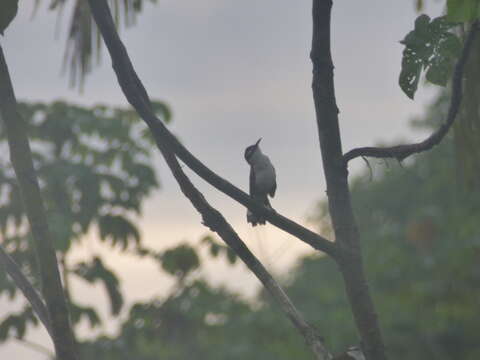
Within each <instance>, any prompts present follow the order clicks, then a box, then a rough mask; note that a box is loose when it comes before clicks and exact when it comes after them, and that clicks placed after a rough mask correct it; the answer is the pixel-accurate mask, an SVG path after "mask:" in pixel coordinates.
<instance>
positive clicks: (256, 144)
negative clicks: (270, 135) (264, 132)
mask: <svg viewBox="0 0 480 360" xmlns="http://www.w3.org/2000/svg"><path fill="white" fill-rule="evenodd" d="M260 141H262V138H260V139H258V141H257V142H256V143H255V146H258V144H260Z"/></svg>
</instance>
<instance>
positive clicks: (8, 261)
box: [0, 244, 53, 336]
mask: <svg viewBox="0 0 480 360" xmlns="http://www.w3.org/2000/svg"><path fill="white" fill-rule="evenodd" d="M0 266H3V268H4V269H5V271H6V272H7V274H8V275H9V276H10V277H11V278H12V280H13V282H14V283H15V285H16V286H17V287H18V288H19V289H20V290H21V291H22V293H23V295H24V296H25V297H26V298H27V300H28V302H29V303H30V305H32V308H33V311H35V313H36V314H37V316H38V318H39V319H40V321H41V322H42V324H43V326H45V329H47V331H48V333H49V334H50V336H53V333H52V328H51V326H50V320H49V319H48V311H47V308H46V306H45V303H44V302H43V300H42V298H41V297H40V294H39V293H38V292H37V290H35V288H34V287H33V285H32V284H30V281H28V279H27V278H26V277H25V275H23V273H22V270H21V269H20V267H19V266H18V265H17V263H16V262H15V260H13V259H12V257H11V256H10V255H8V254H7V253H6V252H5V250H4V249H3V247H2V245H1V244H0Z"/></svg>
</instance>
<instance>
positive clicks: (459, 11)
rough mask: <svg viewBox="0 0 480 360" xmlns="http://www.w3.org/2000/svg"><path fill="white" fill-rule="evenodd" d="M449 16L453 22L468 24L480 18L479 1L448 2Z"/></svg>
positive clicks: (461, 0)
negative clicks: (467, 22)
mask: <svg viewBox="0 0 480 360" xmlns="http://www.w3.org/2000/svg"><path fill="white" fill-rule="evenodd" d="M447 15H448V19H449V20H451V21H459V22H466V21H472V20H474V19H477V18H478V17H479V16H480V1H479V0H447Z"/></svg>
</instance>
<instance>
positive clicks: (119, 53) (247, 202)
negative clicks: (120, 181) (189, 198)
mask: <svg viewBox="0 0 480 360" xmlns="http://www.w3.org/2000/svg"><path fill="white" fill-rule="evenodd" d="M89 4H90V8H91V10H92V15H93V17H94V19H95V22H96V23H97V26H98V28H99V29H100V32H101V34H102V37H103V39H104V41H105V44H106V46H107V48H108V51H109V53H110V57H111V59H112V66H113V69H114V70H115V73H116V75H117V79H118V82H119V84H120V86H121V88H122V90H123V92H124V94H125V96H126V98H127V100H128V101H129V103H130V104H131V105H132V106H133V107H134V108H135V110H136V111H137V112H138V114H139V115H140V117H141V118H142V119H143V120H144V121H145V123H146V124H147V125H148V126H149V128H150V130H151V132H152V134H153V136H154V137H155V139H156V140H157V142H158V143H162V144H166V145H167V146H168V149H170V150H171V151H173V152H174V154H175V155H176V156H178V158H179V159H181V160H182V161H183V162H184V163H185V164H186V165H187V166H188V167H189V168H190V169H192V170H193V171H194V172H195V173H196V174H197V175H198V176H200V177H201V178H202V179H203V180H205V181H206V182H208V183H209V184H210V185H212V186H213V187H215V188H216V189H218V190H220V191H221V192H223V193H224V194H226V195H228V196H230V197H231V198H232V199H234V200H236V201H238V202H239V203H240V204H242V205H244V206H245V207H247V208H248V209H250V210H251V211H253V212H255V213H258V214H261V215H262V216H263V217H265V218H266V219H267V220H268V221H269V222H270V223H271V224H273V225H275V226H277V227H278V228H280V229H282V230H284V231H286V232H288V233H290V234H291V235H293V236H295V237H297V238H298V239H300V240H302V241H304V242H306V243H307V244H309V245H310V246H312V247H313V248H314V249H316V250H320V251H323V252H325V253H327V254H328V255H330V256H332V257H334V258H335V257H336V255H337V248H336V246H335V244H334V243H332V242H330V241H329V240H327V239H325V238H324V237H322V236H320V235H318V234H316V233H314V232H313V231H311V230H309V229H307V228H305V227H303V226H301V225H299V224H297V223H296V222H294V221H292V220H290V219H288V218H286V217H284V216H282V215H280V214H279V213H277V212H276V211H274V210H272V209H269V208H267V207H265V206H263V205H262V204H260V203H259V202H257V201H254V200H252V198H251V197H250V196H249V195H248V194H247V193H245V192H244V191H242V190H240V189H239V188H237V187H236V186H234V185H233V184H231V183H230V182H228V181H227V180H225V179H224V178H222V177H221V176H219V175H217V174H216V173H214V172H213V171H212V170H210V169H209V168H208V167H206V166H205V165H204V164H203V163H202V162H201V161H200V160H198V159H197V158H196V157H195V156H194V155H193V154H192V153H191V152H190V151H188V150H187V149H186V148H185V147H184V146H183V145H182V144H181V143H180V142H179V141H178V140H177V139H176V138H175V136H173V134H172V133H170V131H169V130H168V129H167V128H166V126H165V125H164V124H163V122H162V121H161V120H160V119H159V118H158V117H157V116H156V115H155V114H154V113H153V111H152V109H151V107H150V104H149V100H148V99H149V97H148V94H147V91H146V90H145V87H144V86H143V84H142V82H141V81H140V79H139V78H138V76H137V74H136V72H135V70H134V68H133V65H132V63H131V61H130V58H129V56H128V53H127V50H126V49H125V46H124V45H123V43H122V41H121V40H120V38H119V36H118V33H117V31H116V29H115V26H114V22H113V19H112V15H111V13H110V9H109V7H108V5H107V3H106V2H105V1H104V0H98V1H94V0H89Z"/></svg>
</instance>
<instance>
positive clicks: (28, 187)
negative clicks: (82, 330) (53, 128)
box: [0, 46, 77, 360]
mask: <svg viewBox="0 0 480 360" xmlns="http://www.w3.org/2000/svg"><path fill="white" fill-rule="evenodd" d="M0 115H1V117H2V119H3V122H4V124H5V129H6V133H7V139H8V145H9V148H10V159H11V162H12V165H13V168H14V170H15V174H16V175H17V180H18V184H19V187H20V192H21V195H22V202H23V205H24V207H25V210H26V213H27V218H28V221H29V223H30V231H31V233H32V235H33V244H34V248H35V254H36V257H37V262H38V265H39V270H40V279H41V282H42V294H43V298H44V299H45V302H46V305H47V309H48V315H49V319H50V321H49V323H50V324H51V329H52V333H53V337H52V339H53V343H54V345H55V352H56V354H57V357H58V358H59V359H62V360H76V359H77V354H76V352H75V346H74V342H73V332H72V329H71V326H70V319H69V313H68V308H67V304H66V301H65V296H64V293H63V289H62V282H61V280H60V274H59V271H58V265H57V258H56V256H55V249H54V247H53V245H52V240H51V239H52V236H51V234H50V231H49V229H48V223H47V219H46V216H45V208H44V206H43V201H42V197H41V195H40V188H39V186H38V181H37V177H36V174H35V169H34V167H33V160H32V153H31V151H30V144H29V142H28V137H27V126H26V124H25V121H24V120H23V118H22V117H21V116H20V114H19V113H18V111H17V101H16V99H15V94H14V91H13V86H12V83H11V80H10V75H9V73H8V67H7V63H6V61H5V57H4V55H3V49H2V47H1V46H0Z"/></svg>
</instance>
